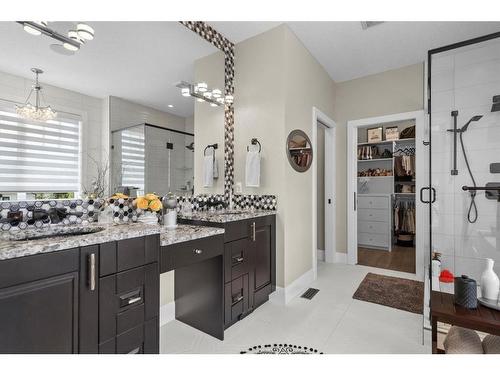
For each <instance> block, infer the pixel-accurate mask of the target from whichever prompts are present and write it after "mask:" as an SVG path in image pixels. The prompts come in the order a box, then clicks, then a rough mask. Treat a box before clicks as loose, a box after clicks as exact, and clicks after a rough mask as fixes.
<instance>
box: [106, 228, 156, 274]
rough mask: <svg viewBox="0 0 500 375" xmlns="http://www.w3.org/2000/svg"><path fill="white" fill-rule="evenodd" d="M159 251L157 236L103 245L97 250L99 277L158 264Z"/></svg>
mask: <svg viewBox="0 0 500 375" xmlns="http://www.w3.org/2000/svg"><path fill="white" fill-rule="evenodd" d="M159 249H160V236H159V235H152V236H145V237H137V238H130V239H127V240H122V241H116V242H108V243H104V244H102V245H100V249H99V250H100V251H99V276H101V277H102V276H106V275H111V274H113V273H117V272H121V271H125V270H128V269H131V268H135V267H140V266H143V265H145V264H148V263H153V262H158V257H159Z"/></svg>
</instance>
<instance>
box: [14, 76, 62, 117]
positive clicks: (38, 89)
mask: <svg viewBox="0 0 500 375" xmlns="http://www.w3.org/2000/svg"><path fill="white" fill-rule="evenodd" d="M31 71H32V72H33V73H35V83H34V85H33V88H32V89H31V91H30V93H29V95H28V98H26V102H24V104H23V105H16V113H17V114H18V115H19V116H21V117H22V118H24V119H27V120H35V121H43V122H46V121H49V120H53V119H55V118H56V116H57V112H56V111H54V110H53V109H52V108H50V106H45V107H44V106H42V105H41V100H40V99H41V96H42V86H40V83H39V82H38V75H39V74H42V73H43V70H41V69H38V68H31ZM33 92H35V105H33V104H31V103H30V98H31V95H32V94H33Z"/></svg>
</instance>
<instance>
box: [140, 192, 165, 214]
mask: <svg viewBox="0 0 500 375" xmlns="http://www.w3.org/2000/svg"><path fill="white" fill-rule="evenodd" d="M134 203H135V205H136V206H137V208H140V209H141V210H150V211H154V212H158V211H160V210H161V209H162V207H163V205H162V203H161V201H160V197H158V196H157V195H156V194H151V193H150V194H146V195H144V196H142V197H137V198H136V199H135V200H134Z"/></svg>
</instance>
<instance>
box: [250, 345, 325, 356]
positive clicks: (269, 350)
mask: <svg viewBox="0 0 500 375" xmlns="http://www.w3.org/2000/svg"><path fill="white" fill-rule="evenodd" d="M240 354H323V352H320V351H319V350H318V349H314V348H310V347H308V346H301V345H292V344H266V345H255V346H252V347H251V348H248V349H247V350H242V351H241V352H240Z"/></svg>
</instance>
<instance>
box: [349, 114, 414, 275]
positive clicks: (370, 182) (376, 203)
mask: <svg viewBox="0 0 500 375" xmlns="http://www.w3.org/2000/svg"><path fill="white" fill-rule="evenodd" d="M416 164H417V162H416V147H415V120H404V121H396V122H388V123H383V124H381V125H373V124H372V125H366V126H360V127H358V128H357V161H356V167H357V168H356V178H357V197H356V205H357V207H356V210H357V263H358V264H361V265H366V266H372V267H378V268H386V269H392V270H396V271H402V272H409V273H415V272H416V256H415V236H416V205H415V196H416V194H415V192H416V181H417V178H418V175H417V173H416Z"/></svg>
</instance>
